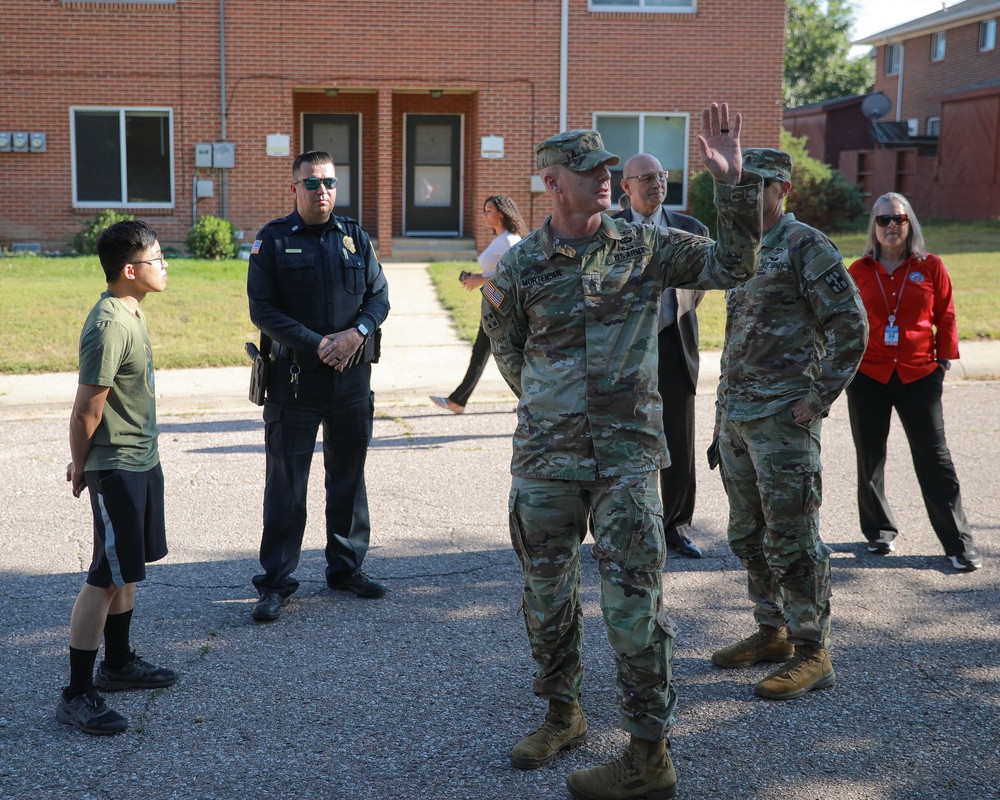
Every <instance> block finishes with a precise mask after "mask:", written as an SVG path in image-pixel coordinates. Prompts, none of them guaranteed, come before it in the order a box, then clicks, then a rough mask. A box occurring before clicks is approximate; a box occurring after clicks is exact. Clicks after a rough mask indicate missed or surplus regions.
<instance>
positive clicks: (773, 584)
mask: <svg viewBox="0 0 1000 800" xmlns="http://www.w3.org/2000/svg"><path fill="white" fill-rule="evenodd" d="M743 169H744V170H745V171H750V172H755V173H757V174H758V175H760V176H761V177H762V178H763V180H764V238H763V242H762V253H761V260H760V267H759V269H758V272H757V275H756V276H754V278H753V279H752V280H750V281H748V282H747V283H745V284H743V285H742V286H738V287H736V288H734V289H730V290H729V291H728V292H727V293H726V343H725V348H724V350H723V355H722V375H721V379H720V382H719V398H718V415H717V421H718V426H717V430H718V429H719V428H721V437H720V439H719V444H720V447H719V452H720V455H721V460H722V476H723V482H724V484H725V487H726V492H727V494H728V496H729V544H730V546H731V547H732V550H733V552H734V553H735V554H736V556H737V557H738V558H739V559H740V561H742V562H743V566H744V567H746V570H747V584H748V589H749V594H750V599H751V600H752V601H753V603H754V617H755V619H756V622H757V624H758V631H757V633H755V634H753V635H752V636H750V637H748V638H747V639H744V640H742V641H740V642H737V643H736V644H733V645H730V646H729V647H725V648H722V649H721V650H718V651H717V652H715V653H714V654H713V655H712V660H713V661H714V662H715V664H716V665H718V666H720V667H724V668H734V667H744V666H749V665H750V664H754V663H757V662H759V661H770V662H777V663H783V662H788V663H787V664H786V665H785V666H783V667H780V668H778V669H777V670H775V671H774V672H772V673H771V674H770V675H768V676H767V677H766V678H764V680H762V681H760V682H759V683H758V684H757V686H756V693H757V694H758V695H760V696H762V697H768V698H771V699H775V700H784V699H791V698H794V697H800V696H802V695H803V694H805V693H806V692H808V691H810V690H812V689H819V688H824V687H827V686H831V685H832V684H833V683H834V681H835V680H836V675H835V673H834V671H833V666H832V665H831V663H830V659H829V656H828V655H827V652H826V640H827V635H828V633H829V630H830V593H831V591H830V549H829V547H827V546H826V545H825V544H824V543H823V541H822V540H821V539H820V535H819V507H820V503H821V502H822V480H821V478H822V466H821V463H820V430H821V427H822V419H823V417H824V416H826V414H827V411H828V410H829V408H830V406H831V404H832V403H833V401H834V400H836V399H837V397H838V396H839V395H840V393H841V392H842V391H843V390H844V388H845V387H846V386H847V384H848V382H849V381H850V380H851V378H852V377H853V376H854V373H855V371H856V370H857V368H858V364H859V363H860V361H861V357H862V355H863V353H864V350H865V344H866V342H867V340H868V324H867V320H866V317H865V312H864V308H863V307H862V305H861V301H860V298H859V296H858V289H857V286H856V285H855V284H854V281H853V279H852V278H851V276H850V275H849V274H848V272H847V269H846V268H845V267H844V263H843V260H842V258H841V256H840V253H839V251H838V250H837V248H836V246H834V244H833V243H832V242H831V241H830V240H829V239H828V238H827V237H826V236H824V235H823V234H822V233H820V232H819V231H817V230H816V229H815V228H811V227H810V226H808V225H805V224H804V223H801V222H798V221H797V220H796V219H795V217H794V215H792V214H786V213H784V210H783V203H784V198H785V196H786V195H787V194H788V192H789V190H790V189H791V174H792V159H791V156H789V155H788V153H785V152H783V151H780V150H771V149H764V148H754V149H748V150H745V151H744V153H743Z"/></svg>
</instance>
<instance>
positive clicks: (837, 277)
mask: <svg viewBox="0 0 1000 800" xmlns="http://www.w3.org/2000/svg"><path fill="white" fill-rule="evenodd" d="M844 275H845V272H844V270H842V269H840V268H839V267H834V268H833V269H831V270H830V271H829V272H827V273H826V275H824V276H823V280H825V281H826V285H827V286H829V287H830V288H831V289H832V290H833V293H834V294H841V293H842V292H846V291H847V290H848V289H850V288H851V285H850V284H849V283H848V282H847V279H846V278H845V277H844Z"/></svg>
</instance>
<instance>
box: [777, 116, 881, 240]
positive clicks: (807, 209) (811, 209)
mask: <svg viewBox="0 0 1000 800" xmlns="http://www.w3.org/2000/svg"><path fill="white" fill-rule="evenodd" d="M781 149H782V150H784V151H785V152H786V153H790V154H791V156H792V191H791V192H789V194H788V197H787V198H786V199H785V210H786V211H789V212H791V213H792V214H794V215H795V218H796V219H798V220H801V221H802V222H804V223H806V224H807V225H812V226H813V227H814V228H817V229H818V230H821V231H823V232H824V233H826V234H829V233H830V231H834V230H844V229H847V228H852V227H856V226H857V225H858V224H859V223H861V222H862V221H863V220H864V218H865V217H866V216H867V214H868V211H867V210H866V209H865V204H864V202H863V201H862V199H861V192H860V191H859V190H858V189H857V187H855V186H851V185H850V184H849V183H848V182H847V180H846V179H845V178H844V176H843V175H842V174H841V173H840V171H839V170H836V169H834V168H833V167H830V166H828V165H827V164H824V163H823V162H821V161H817V160H816V159H815V158H812V157H811V156H810V155H809V153H808V152H807V151H806V137H804V136H803V137H801V138H796V137H795V136H792V134H790V133H789V132H788V131H786V130H782V131H781Z"/></svg>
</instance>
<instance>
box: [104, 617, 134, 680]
mask: <svg viewBox="0 0 1000 800" xmlns="http://www.w3.org/2000/svg"><path fill="white" fill-rule="evenodd" d="M132 611H133V609H131V608H130V609H129V610H128V611H125V612H123V613H121V614H108V618H107V620H106V621H105V623H104V663H105V665H106V666H107V667H109V668H110V669H120V668H121V667H124V666H125V665H126V664H127V663H128V662H129V661H131V660H132V647H131V645H130V644H129V640H128V634H129V628H131V627H132Z"/></svg>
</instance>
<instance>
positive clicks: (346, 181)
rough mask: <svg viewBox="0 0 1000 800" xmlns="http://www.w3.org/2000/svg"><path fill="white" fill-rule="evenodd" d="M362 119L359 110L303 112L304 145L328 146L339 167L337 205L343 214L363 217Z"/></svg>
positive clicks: (359, 218) (324, 148)
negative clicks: (359, 119)
mask: <svg viewBox="0 0 1000 800" xmlns="http://www.w3.org/2000/svg"><path fill="white" fill-rule="evenodd" d="M359 128H360V123H359V121H358V115H357V114H304V115H303V117H302V145H303V147H304V148H305V150H306V152H308V151H309V150H325V151H326V152H328V153H329V154H330V155H331V156H333V163H334V164H335V165H336V167H337V206H336V208H335V209H334V213H335V214H337V215H338V216H341V217H354V219H356V220H358V222H361V223H364V220H362V219H361V192H360V185H361V184H360V181H359V178H360V176H361V163H360V155H359V154H360V152H361V147H360V142H359V140H358V131H359Z"/></svg>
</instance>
